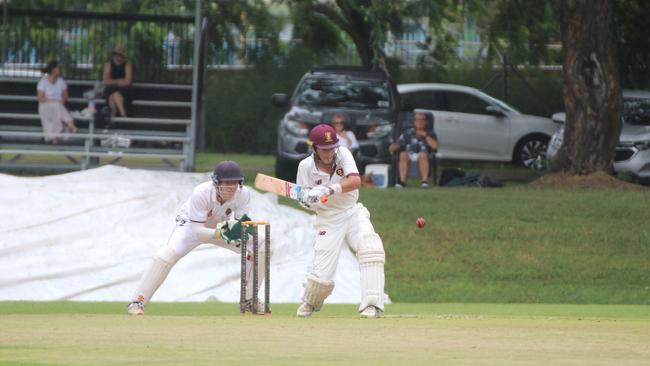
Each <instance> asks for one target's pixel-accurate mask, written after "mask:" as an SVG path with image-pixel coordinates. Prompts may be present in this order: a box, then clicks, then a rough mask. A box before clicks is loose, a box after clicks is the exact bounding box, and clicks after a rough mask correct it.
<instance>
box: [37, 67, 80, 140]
mask: <svg viewBox="0 0 650 366" xmlns="http://www.w3.org/2000/svg"><path fill="white" fill-rule="evenodd" d="M42 71H43V73H44V74H45V75H44V76H43V77H42V78H41V80H39V81H38V84H37V85H36V95H37V97H38V115H39V117H40V118H41V125H42V126H43V133H44V134H45V136H44V139H45V141H47V142H49V141H51V142H52V144H58V143H59V137H58V136H56V135H57V134H59V133H63V132H65V130H66V129H67V130H68V131H69V132H72V133H76V132H77V131H78V130H79V129H78V128H77V126H75V124H74V120H73V119H72V117H71V116H70V113H68V110H67V109H66V108H65V103H66V102H67V101H68V86H67V85H66V83H65V81H64V80H63V78H62V77H61V67H59V62H58V61H50V62H49V63H48V64H47V66H46V67H45V68H44V69H43V70H42ZM64 124H65V126H64Z"/></svg>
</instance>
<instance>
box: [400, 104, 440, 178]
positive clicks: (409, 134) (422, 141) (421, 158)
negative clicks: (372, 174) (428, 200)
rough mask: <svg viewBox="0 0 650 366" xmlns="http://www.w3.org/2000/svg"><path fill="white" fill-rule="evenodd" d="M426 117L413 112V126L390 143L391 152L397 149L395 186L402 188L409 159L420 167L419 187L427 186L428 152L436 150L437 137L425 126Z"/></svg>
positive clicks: (406, 175) (406, 174)
mask: <svg viewBox="0 0 650 366" xmlns="http://www.w3.org/2000/svg"><path fill="white" fill-rule="evenodd" d="M426 124H427V117H426V115H425V114H424V113H422V112H417V113H415V119H414V121H413V127H411V128H409V129H407V130H406V131H404V132H402V134H401V135H400V136H399V140H398V141H397V143H393V144H390V146H389V150H390V152H391V153H394V152H397V151H399V152H400V153H399V179H400V182H399V183H397V184H395V188H404V186H405V185H406V179H407V177H408V171H409V160H410V161H413V162H415V161H417V162H418V167H419V168H420V178H421V183H420V187H422V188H429V183H428V181H429V170H430V169H431V167H430V166H429V154H430V153H432V152H435V151H437V150H438V138H437V137H436V134H435V133H434V132H432V131H428V130H427V128H426Z"/></svg>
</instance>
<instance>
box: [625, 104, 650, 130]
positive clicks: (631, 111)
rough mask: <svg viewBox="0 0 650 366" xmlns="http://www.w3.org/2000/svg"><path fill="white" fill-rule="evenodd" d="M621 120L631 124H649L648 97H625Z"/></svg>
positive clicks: (649, 108)
mask: <svg viewBox="0 0 650 366" xmlns="http://www.w3.org/2000/svg"><path fill="white" fill-rule="evenodd" d="M623 122H624V123H629V124H631V125H642V126H650V99H642V98H625V99H624V100H623Z"/></svg>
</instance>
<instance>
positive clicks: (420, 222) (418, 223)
mask: <svg viewBox="0 0 650 366" xmlns="http://www.w3.org/2000/svg"><path fill="white" fill-rule="evenodd" d="M426 224H427V220H425V219H424V217H418V219H417V220H415V226H417V227H418V228H420V229H422V228H423V227H424V225H426Z"/></svg>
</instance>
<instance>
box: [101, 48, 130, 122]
mask: <svg viewBox="0 0 650 366" xmlns="http://www.w3.org/2000/svg"><path fill="white" fill-rule="evenodd" d="M132 82H133V65H132V64H131V63H130V62H128V60H127V59H126V52H125V51H124V48H122V47H120V46H117V47H115V48H114V49H113V53H112V57H111V60H110V62H107V63H106V64H104V76H103V83H104V85H105V88H104V98H106V104H107V105H108V106H109V107H110V108H111V116H113V117H115V116H122V117H126V114H127V113H126V111H127V109H128V108H129V106H130V104H131V83H132Z"/></svg>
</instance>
